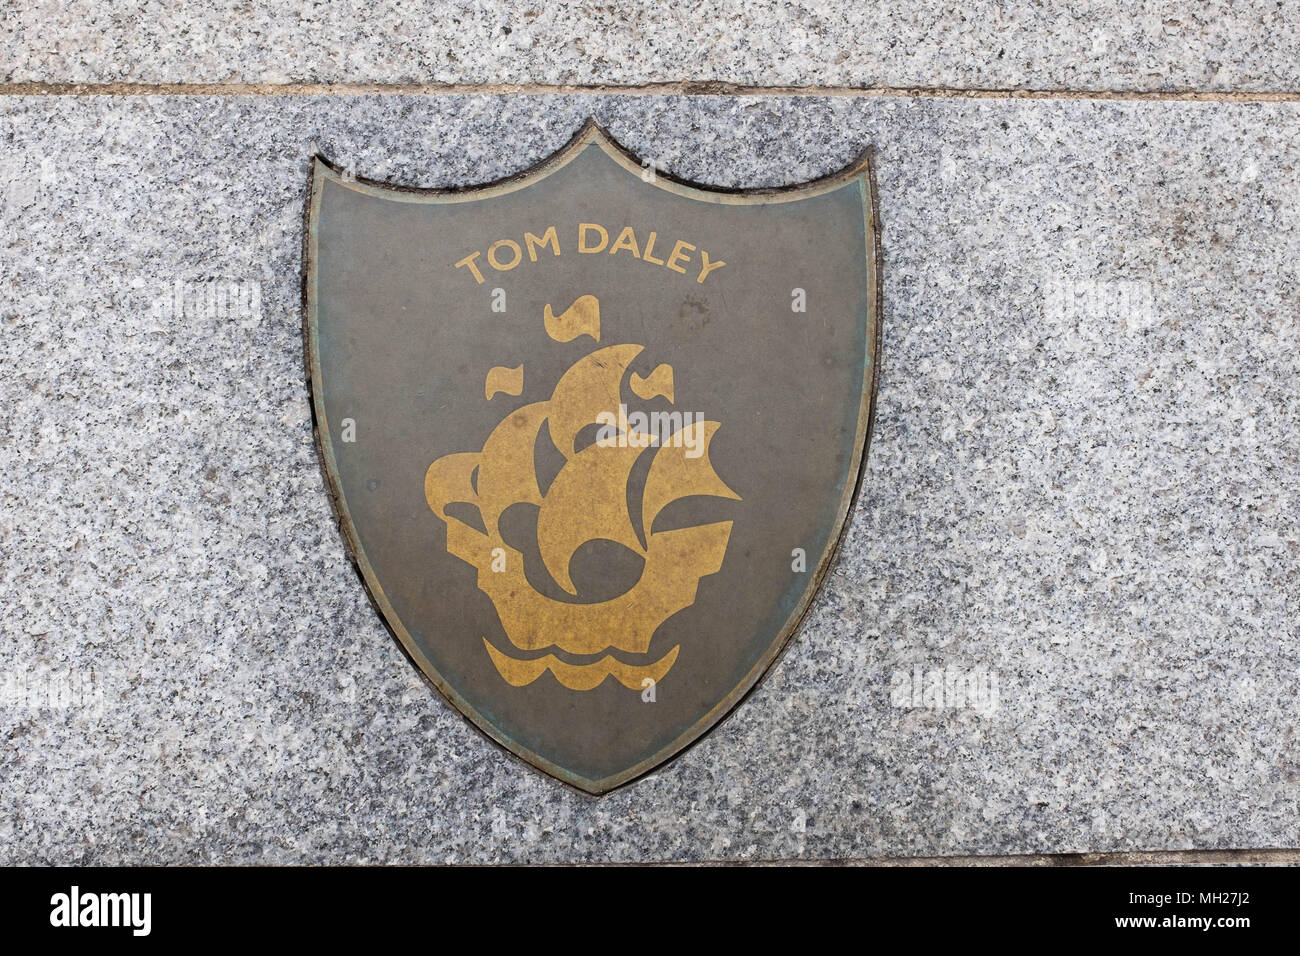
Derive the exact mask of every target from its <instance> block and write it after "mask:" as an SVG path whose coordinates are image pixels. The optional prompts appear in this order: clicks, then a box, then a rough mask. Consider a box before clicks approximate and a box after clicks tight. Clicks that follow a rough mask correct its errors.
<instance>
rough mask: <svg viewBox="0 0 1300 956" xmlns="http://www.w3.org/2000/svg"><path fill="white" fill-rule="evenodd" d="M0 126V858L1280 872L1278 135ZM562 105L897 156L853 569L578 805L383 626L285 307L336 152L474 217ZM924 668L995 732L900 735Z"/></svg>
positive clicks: (647, 110) (1298, 222) (772, 158)
mask: <svg viewBox="0 0 1300 956" xmlns="http://www.w3.org/2000/svg"><path fill="white" fill-rule="evenodd" d="M0 110H2V113H0V189H2V190H3V193H2V195H0V199H3V205H2V206H0V209H2V215H3V229H4V231H3V235H4V240H3V243H2V244H0V283H2V284H3V295H0V309H2V310H3V312H2V321H3V331H2V334H0V408H3V409H4V414H3V416H2V417H0V441H2V442H3V450H4V466H3V468H0V607H2V608H3V615H2V616H0V632H2V633H3V641H2V642H0V679H3V681H4V683H3V684H0V690H3V692H4V698H3V700H0V739H2V740H3V743H2V745H0V847H2V848H3V849H0V859H2V860H4V861H9V862H12V861H58V862H118V861H125V862H139V861H143V862H171V861H214V862H215V861H223V862H225V861H234V862H252V861H264V862H297V861H335V862H345V861H444V860H460V861H468V860H596V859H600V860H639V859H640V860H664V859H704V858H783V857H796V856H797V857H810V858H827V857H849V856H871V855H897V854H951V853H1010V852H1027V851H1075V850H1078V851H1088V850H1112V849H1158V848H1166V849H1171V848H1204V847H1261V846H1295V845H1296V844H1298V843H1300V832H1298V831H1300V817H1297V815H1296V812H1295V808H1296V804H1297V800H1298V799H1300V740H1297V736H1296V717H1297V713H1300V710H1298V709H1297V705H1298V703H1300V702H1298V701H1297V690H1296V686H1297V682H1296V678H1297V668H1298V667H1300V625H1298V623H1297V622H1298V621H1300V599H1298V595H1300V517H1298V515H1300V401H1298V400H1297V390H1298V389H1300V385H1298V384H1297V383H1298V382H1300V277H1298V276H1297V268H1298V265H1297V264H1298V263H1300V108H1298V107H1297V106H1295V105H1224V104H1191V103H1189V104H1154V103H1152V104H1132V103H1130V104H1119V103H1096V102H1068V103H1054V102H1043V101H1032V102H1027V101H1018V102H989V101H984V102H962V101H935V100H901V99H864V100H854V99H847V98H837V99H810V98H789V99H748V98H742V99H733V100H727V99H720V98H690V99H660V98H647V97H629V98H610V97H597V98H581V97H577V98H567V97H518V98H493V97H467V98H461V97H418V96H417V97H393V98H376V97H369V98H367V97H360V98H348V97H322V98H304V99H298V98H225V99H223V98H192V97H158V98H110V97H103V98H100V97H96V98H80V99H73V98H32V99H16V98H9V99H6V100H4V101H3V102H2V103H0ZM588 113H594V114H595V115H596V116H597V117H598V118H600V119H601V120H602V121H603V122H605V123H606V124H607V125H608V126H609V128H610V129H611V130H612V132H613V133H614V134H615V135H616V136H617V137H619V138H620V139H621V140H622V141H623V142H624V143H626V144H627V145H628V146H629V147H630V148H632V149H633V150H635V151H637V152H638V153H641V154H643V155H646V156H652V157H654V158H656V160H658V162H659V163H660V164H661V165H663V166H665V167H667V168H669V169H671V170H673V171H674V172H676V173H678V174H680V175H683V176H686V177H689V178H693V179H698V180H702V181H706V182H712V183H716V184H720V185H728V186H741V185H746V186H754V185H765V184H778V183H786V182H792V181H798V180H803V179H806V178H809V177H812V176H816V175H818V174H822V173H825V172H827V171H830V170H833V169H835V168H837V167H839V166H840V165H842V164H843V163H844V162H846V161H847V160H848V159H849V158H850V157H851V156H853V155H854V153H855V152H856V151H857V150H858V149H859V148H860V147H861V146H862V145H863V144H865V143H874V144H875V145H876V146H877V148H878V151H879V153H878V161H879V170H878V171H879V185H880V202H881V211H882V218H883V221H884V250H885V272H884V291H885V325H886V335H885V362H884V379H883V384H882V387H881V391H880V403H879V412H878V418H877V427H876V436H875V441H874V444H873V447H872V449H871V458H870V467H869V474H868V476H867V479H866V484H865V488H864V491H863V496H862V499H861V501H860V503H859V506H858V509H857V511H856V513H855V515H854V518H853V522H852V526H851V530H850V532H849V534H848V538H847V541H846V545H845V550H844V555H843V558H842V560H841V562H840V564H839V565H838V567H837V568H836V569H835V571H834V573H833V575H832V576H831V577H830V578H829V580H828V584H827V587H826V589H825V591H824V592H823V594H822V595H821V597H820V598H819V599H818V601H817V602H816V604H815V607H814V609H813V611H812V613H811V616H810V618H809V620H808V621H807V624H806V626H805V627H804V628H803V629H802V630H801V632H800V633H799V634H798V635H797V636H796V638H795V640H794V643H793V645H792V648H791V650H790V652H789V653H788V654H787V655H786V656H785V657H784V658H783V659H782V661H781V662H780V663H779V665H778V666H777V668H776V669H775V671H774V672H773V674H772V675H771V676H770V678H769V679H768V680H767V681H766V682H765V683H764V684H763V685H762V686H761V687H760V689H759V690H758V691H757V692H756V693H755V694H754V695H753V696H752V697H751V698H750V699H749V700H748V701H747V702H746V703H745V704H743V705H742V707H741V708H740V709H739V711H738V712H737V713H736V714H735V716H734V717H733V718H731V719H729V720H728V721H726V722H725V723H724V724H723V725H722V726H721V727H719V728H718V729H717V730H716V731H715V732H714V733H713V734H711V735H710V736H709V737H707V738H706V739H705V740H704V741H703V742H702V743H700V744H699V745H698V746H696V747H694V748H692V749H691V750H690V751H688V752H687V753H686V754H685V755H683V756H682V757H681V758H680V759H678V760H677V761H675V762H673V763H671V764H670V765H668V766H667V767H666V768H664V769H662V770H660V771H659V772H656V773H655V774H653V775H651V776H650V777H648V778H646V779H643V780H642V781H640V782H638V783H636V784H634V785H632V786H630V787H628V788H624V789H622V790H620V791H617V792H615V793H613V794H612V795H609V796H606V797H604V798H600V799H596V798H591V797H587V796H583V795H580V794H577V793H575V792H573V791H570V790H568V789H566V788H564V787H562V786H561V785H559V784H556V783H554V782H553V781H551V780H550V779H548V778H546V777H543V776H541V775H539V774H538V773H536V772H534V771H532V770H531V769H529V768H528V767H526V766H525V765H523V764H522V763H520V762H519V761H518V760H516V759H514V758H512V757H510V756H508V755H506V754H505V753H504V752H503V751H501V750H499V749H498V748H497V747H495V746H494V745H492V744H491V743H489V742H488V741H486V740H485V739H484V738H483V737H481V736H480V735H479V734H477V733H476V732H475V731H473V730H472V729H470V727H469V726H468V725H467V724H466V723H465V722H464V721H463V720H462V719H461V718H460V717H459V716H457V715H456V714H455V713H454V712H453V711H452V710H451V709H450V708H449V707H448V706H447V705H446V704H445V703H444V702H443V701H442V700H441V699H440V698H439V697H438V696H437V695H436V693H435V692H433V691H432V690H431V689H430V688H429V687H428V686H427V685H426V684H425V683H424V681H423V680H422V678H421V677H420V676H419V674H418V672H417V671H416V669H415V668H414V666H413V665H411V664H410V663H409V662H408V661H407V660H406V659H405V658H404V657H403V656H402V654H401V653H400V651H399V650H398V648H397V646H396V644H395V642H394V641H393V640H392V639H391V638H390V637H389V635H388V634H387V633H386V631H385V630H384V628H383V627H382V626H381V624H380V622H379V620H378V618H377V617H376V615H375V613H374V612H373V611H372V610H371V608H370V606H369V605H368V603H367V601H366V598H365V596H364V594H363V591H362V588H361V585H360V583H359V581H358V580H357V578H356V576H355V575H354V573H353V572H352V570H351V568H350V566H349V565H348V563H347V561H346V559H345V557H344V551H343V546H342V544H341V542H340V539H339V537H338V535H337V534H336V532H335V529H334V526H333V524H332V521H331V517H330V511H329V506H328V503H327V501H326V496H325V492H324V490H323V487H322V482H321V477H320V472H319V468H318V465H317V461H316V457H315V453H314V451H313V448H312V444H311V425H310V418H309V411H308V405H307V400H306V391H305V388H304V386H303V381H302V365H301V361H302V357H301V339H300V331H299V329H300V326H299V323H300V312H299V300H298V296H299V249H300V245H299V243H300V239H301V216H302V202H303V195H304V187H305V183H306V172H307V156H308V152H309V149H310V147H311V144H312V143H313V142H315V143H316V144H318V145H319V146H320V148H321V149H322V150H324V152H325V153H326V154H327V155H331V156H333V157H336V158H337V159H338V160H339V161H341V162H343V163H345V164H349V165H352V166H354V167H355V168H356V170H357V171H358V172H359V173H362V174H365V175H370V176H375V177H378V178H386V179H391V180H395V181H401V182H409V183H418V184H425V185H438V184H444V185H445V184H451V183H464V182H472V181H482V180H485V179H489V178H494V177H497V176H500V175H503V174H505V173H508V172H511V171H513V170H516V169H518V168H521V167H523V166H525V165H528V164H530V163H531V162H533V161H535V160H536V159H538V158H539V157H541V156H543V155H545V154H547V153H548V152H550V151H552V150H553V149H555V148H556V147H558V146H559V145H560V144H561V143H563V142H564V141H565V139H567V137H568V136H569V135H570V134H571V133H572V132H573V131H574V129H576V127H577V126H578V125H579V124H580V123H581V121H582V119H583V118H584V117H585V116H586V115H587V114H588ZM206 278H226V279H239V280H245V281H248V282H252V281H256V282H258V283H260V289H261V297H262V304H261V311H260V314H258V313H256V312H254V313H252V314H247V315H240V316H223V317H218V318H215V319H214V318H212V317H210V316H209V317H204V316H203V315H201V314H193V315H192V314H190V313H188V312H184V313H182V314H180V315H176V314H175V313H169V312H167V310H166V309H161V310H160V309H159V308H158V307H157V306H155V305H154V303H155V302H157V301H163V302H165V301H166V300H167V297H168V295H169V292H170V290H171V289H172V288H173V283H174V282H175V281H176V280H178V279H179V280H183V281H193V280H201V279H206ZM918 666H919V667H924V668H935V667H948V668H956V669H966V670H970V669H976V668H985V669H987V670H988V671H989V672H990V673H991V674H993V675H995V676H996V678H997V680H998V691H999V693H998V706H997V707H996V709H994V710H992V711H991V712H984V713H981V712H977V711H975V710H971V709H962V710H933V709H925V708H910V707H900V706H896V704H897V703H898V701H897V700H895V699H894V696H895V695H894V694H893V689H894V685H893V682H894V681H895V680H896V679H897V675H898V674H900V673H904V672H910V669H911V668H913V667H918ZM60 676H63V677H65V678H66V679H67V680H68V681H72V680H73V679H74V678H75V679H76V680H77V681H78V683H75V684H74V685H73V689H72V690H71V691H65V692H62V693H56V692H54V691H52V690H51V688H52V687H54V686H55V680H54V679H55V678H57V677H60Z"/></svg>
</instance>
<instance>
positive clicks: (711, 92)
mask: <svg viewBox="0 0 1300 956" xmlns="http://www.w3.org/2000/svg"><path fill="white" fill-rule="evenodd" d="M377 94H382V95H406V96H491V95H502V94H508V95H533V96H554V95H588V96H590V95H596V96H737V97H802V96H806V97H845V98H861V99H883V98H891V97H892V98H901V99H954V100H960V99H970V100H1119V101H1125V100H1127V101H1139V102H1141V101H1151V102H1166V103H1300V91H1287V90H1278V91H1262V92H1248V91H1244V90H1238V91H1234V90H1227V91H1213V90H1071V89H961V88H951V87H891V86H875V87H852V86H741V85H738V84H732V83H723V82H712V81H682V82H673V83H646V84H629V85H625V86H620V85H617V84H590V85H585V84H579V83H570V84H556V85H546V84H537V83H483V84H475V83H278V84H277V83H47V82H30V83H26V82H25V83H0V96H265V97H277V96H365V95H377Z"/></svg>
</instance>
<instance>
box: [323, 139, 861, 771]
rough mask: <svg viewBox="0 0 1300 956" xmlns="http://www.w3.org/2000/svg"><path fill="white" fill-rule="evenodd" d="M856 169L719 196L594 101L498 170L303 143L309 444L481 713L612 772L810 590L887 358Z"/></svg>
mask: <svg viewBox="0 0 1300 956" xmlns="http://www.w3.org/2000/svg"><path fill="white" fill-rule="evenodd" d="M878 262H879V250H878V240H877V227H876V212H875V208H874V200H873V191H872V187H871V175H870V169H869V163H868V160H867V158H866V157H865V156H864V157H863V158H862V159H861V160H860V161H859V162H857V163H856V164H854V165H853V166H851V167H849V168H847V169H845V170H844V171H842V172H840V173H838V174H836V175H834V176H830V177H828V178H826V179H821V180H817V181H815V182H810V183H806V184H804V185H800V186H795V187H790V188H786V189H779V190H756V191H751V192H727V191H721V190H714V189H709V188H706V187H700V186H695V185H690V184H687V183H684V182H681V181H678V180H675V179H672V178H671V177H668V176H665V175H664V174H662V173H658V174H656V173H655V172H654V171H653V170H650V169H648V168H646V167H644V166H643V165H642V164H641V163H640V162H638V161H637V160H636V159H635V158H633V157H632V156H630V155H629V154H628V153H626V152H625V151H624V150H623V149H622V148H621V147H619V146H618V145H617V144H616V143H614V142H613V141H612V140H611V139H610V138H609V137H608V136H607V135H606V134H605V133H604V132H603V131H602V130H601V129H600V128H599V127H598V126H596V125H595V124H594V123H588V124H587V125H586V126H585V127H584V128H583V129H582V131H581V132H580V133H579V134H578V135H577V136H576V137H575V138H574V139H573V140H572V141H571V142H570V143H569V144H568V145H567V146H565V147H564V148H563V149H562V150H560V152H558V153H556V154H555V155H554V156H552V157H550V158H549V159H547V160H546V161H544V162H543V163H541V164H540V165H538V166H536V167H534V168H532V169H530V170H528V171H527V172H525V173H522V174H520V175H518V176H515V177H512V178H510V179H507V180H504V181H501V182H497V183H493V184H490V185H486V186H480V187H474V188H468V189H460V190H411V189H403V188H400V187H396V186H388V185H384V184H380V183H374V182H370V181H366V180H357V179H355V178H353V177H348V176H344V175H341V174H340V173H339V172H338V171H336V170H335V169H333V168H332V167H330V166H329V165H328V164H326V163H325V162H323V161H319V160H318V161H317V162H316V164H315V166H314V170H313V174H312V181H311V189H310V208H309V213H308V236H307V249H306V263H305V269H306V327H305V336H306V339H307V361H308V366H309V373H310V378H311V389H312V401H313V408H314V412H315V419H316V430H317V440H318V443H319V446H320V452H321V457H322V460H323V462H324V467H325V471H326V475H327V478H328V483H329V487H330V489H331V492H332V495H333V500H334V504H335V507H336V510H337V514H338V518H339V522H340V526H341V530H342V533H343V537H344V539H345V541H346V542H347V545H348V547H349V549H350V552H351V556H352V558H353V560H354V561H355V562H356V565H357V568H358V570H359V572H360V574H361V577H362V579H363V580H364V582H365V585H366V587H367V588H368V590H369V592H370V595H371V597H372V598H373V600H374V603H375V605H376V606H377V607H378V609H379V611H380V612H381V613H382V614H383V616H384V618H385V619H386V621H387V623H388V625H389V626H390V627H391V628H392V630H393V632H394V633H395V634H396V636H397V638H398V639H399V640H400V641H401V643H402V645H403V646H404V647H405V649H406V650H407V652H408V653H409V654H410V656H411V657H412V658H413V659H414V661H415V662H416V663H417V664H418V665H419V666H420V668H421V669H422V670H423V671H424V672H425V674H427V675H428V677H429V679H430V680H432V681H433V683H434V684H435V685H436V686H437V687H438V689H439V690H440V691H441V692H442V693H443V694H444V695H445V696H446V697H447V699H448V700H450V701H451V702H452V703H453V704H454V705H455V706H456V707H457V708H458V709H459V710H460V711H461V713H463V714H464V715H465V716H466V717H468V718H469V719H470V720H472V721H473V722H474V723H475V724H476V725H477V726H478V727H479V728H481V729H482V730H483V731H484V732H486V733H487V734H488V735H490V736H491V737H492V738H493V739H495V740H496V741H498V742H499V743H500V744H502V745H503V746H505V747H506V748H508V749H509V750H511V751H513V752H514V753H516V754H518V755H519V756H521V757H523V758H524V759H526V760H528V761H529V762H530V763H532V764H534V765H535V766H537V767H539V768H541V769H542V770H544V771H546V772H547V773H549V774H552V775H553V776H555V777H558V778H560V779H561V780H564V781H567V782H568V783H570V784H573V785H575V786H577V787H581V788H582V789H584V790H587V791H589V792H592V793H602V792H604V791H607V790H609V789H611V788H612V787H616V786H618V785H620V784H622V783H625V782H627V781H629V780H631V779H633V778H634V777H636V776H638V775H639V774H642V773H644V772H646V771H647V770H650V769H651V768H653V767H655V766H656V765H658V764H660V763H662V762H663V761H665V760H668V759H669V758H671V757H672V756H674V755H675V754H677V753H679V752H680V751H681V750H682V749H684V748H685V747H687V746H688V745H689V744H690V743H692V742H693V741H694V740H696V739H698V738H699V737H700V736H701V735H702V734H704V733H705V732H707V731H708V730H709V729H710V728H711V727H712V726H714V725H715V724H716V723H717V722H718V721H719V720H720V719H721V718H722V717H723V716H724V715H725V714H726V713H727V712H728V711H729V710H730V709H731V708H732V707H733V706H735V705H736V703H737V702H739V701H740V700H741V698H743V697H744V696H745V694H746V693H748V692H749V691H750V690H751V689H753V687H754V685H755V684H756V683H757V682H758V681H759V679H760V678H761V677H762V676H763V674H764V672H765V671H766V670H767V669H768V667H769V666H770V665H771V664H772V662H773V661H774V660H775V659H776V657H777V655H778V654H779V653H780V651H781V649H782V647H783V646H784V644H785V643H786V640H787V639H788V638H789V637H790V635H791V634H792V633H793V631H794V630H795V628H796V627H797V625H798V623H799V620H800V617H801V616H802V615H803V613H804V611H805V610H806V609H807V607H808V604H809V602H810V601H811V600H812V597H813V594H814V593H815V591H816V589H817V587H818V585H819V584H820V582H821V579H822V577H823V576H824V575H825V573H826V571H827V568H828V566H829V563H830V561H831V559H832V556H833V554H834V551H835V548H836V546H837V544H838V541H839V538H840V535H841V533H842V532H843V530H844V526H845V523H846V521H847V518H848V515H849V512H850V510H851V508H852V503H853V499H854V496H855V493H856V491H857V488H858V485H859V482H860V481H861V478H862V473H863V467H864V464H865V458H866V449H867V442H868V437H869V431H870V425H871V412H872V403H873V397H874V389H875V383H876V377H877V359H878V349H879V341H880V335H879V324H880V319H879V304H878V295H879V292H878V288H879V265H878Z"/></svg>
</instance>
